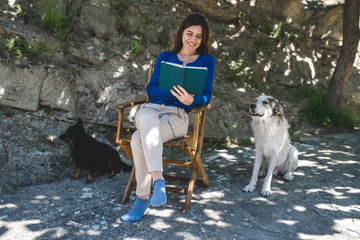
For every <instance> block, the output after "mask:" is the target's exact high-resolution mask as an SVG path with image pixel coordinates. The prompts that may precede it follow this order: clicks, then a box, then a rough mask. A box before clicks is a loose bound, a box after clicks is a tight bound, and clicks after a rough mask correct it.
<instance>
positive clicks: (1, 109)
mask: <svg viewBox="0 0 360 240" xmlns="http://www.w3.org/2000/svg"><path fill="white" fill-rule="evenodd" d="M14 113H15V111H14V109H13V108H11V107H7V106H0V117H1V116H7V117H11V116H13V115H14Z"/></svg>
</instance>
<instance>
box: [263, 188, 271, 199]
mask: <svg viewBox="0 0 360 240" xmlns="http://www.w3.org/2000/svg"><path fill="white" fill-rule="evenodd" d="M261 194H262V195H263V196H264V197H269V196H270V195H271V189H266V188H263V189H262V190H261Z"/></svg>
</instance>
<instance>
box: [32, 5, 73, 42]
mask: <svg viewBox="0 0 360 240" xmlns="http://www.w3.org/2000/svg"><path fill="white" fill-rule="evenodd" d="M64 2H65V1H62V0H38V1H37V10H38V15H39V16H40V19H41V22H42V23H43V25H44V26H45V27H47V28H49V29H51V30H52V31H53V32H54V33H55V34H56V36H57V37H58V38H59V39H60V40H62V41H67V40H68V37H69V32H70V29H71V24H72V17H71V16H67V15H66V11H65V9H66V6H65V4H64Z"/></svg>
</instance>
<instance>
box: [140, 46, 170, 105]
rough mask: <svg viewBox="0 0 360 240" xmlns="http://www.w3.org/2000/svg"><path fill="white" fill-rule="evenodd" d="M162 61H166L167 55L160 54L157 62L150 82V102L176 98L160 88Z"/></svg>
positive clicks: (148, 90)
mask: <svg viewBox="0 0 360 240" xmlns="http://www.w3.org/2000/svg"><path fill="white" fill-rule="evenodd" d="M161 61H165V53H164V52H162V53H160V55H159V57H158V58H157V60H156V63H155V67H154V72H153V74H152V76H151V79H150V82H149V84H148V86H147V89H146V91H147V94H148V96H149V98H150V100H156V99H160V98H164V97H165V98H175V97H174V96H173V95H172V94H171V92H170V91H168V90H164V89H161V88H159V76H160V65H161Z"/></svg>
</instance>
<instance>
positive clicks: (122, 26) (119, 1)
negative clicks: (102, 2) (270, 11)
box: [109, 0, 131, 34]
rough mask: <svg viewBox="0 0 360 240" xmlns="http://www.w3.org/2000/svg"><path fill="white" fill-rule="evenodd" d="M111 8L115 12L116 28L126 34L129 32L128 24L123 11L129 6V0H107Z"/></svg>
mask: <svg viewBox="0 0 360 240" xmlns="http://www.w3.org/2000/svg"><path fill="white" fill-rule="evenodd" d="M109 3H110V6H111V8H112V9H113V10H114V11H115V12H116V14H117V20H116V27H117V29H118V30H119V31H120V32H122V33H124V34H128V33H129V32H130V26H129V25H130V24H129V21H128V19H127V18H126V17H124V13H125V12H126V10H127V9H128V8H129V5H130V3H131V0H109Z"/></svg>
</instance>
